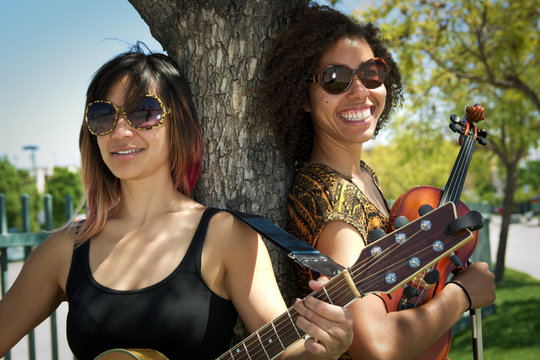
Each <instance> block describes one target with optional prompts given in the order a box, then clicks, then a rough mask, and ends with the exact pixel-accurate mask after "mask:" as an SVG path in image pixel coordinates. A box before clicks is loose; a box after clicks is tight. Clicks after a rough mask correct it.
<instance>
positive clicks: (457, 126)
mask: <svg viewBox="0 0 540 360" xmlns="http://www.w3.org/2000/svg"><path fill="white" fill-rule="evenodd" d="M482 120H484V107H483V106H482V105H480V104H475V105H473V106H467V108H466V109H465V116H464V117H463V119H461V120H460V119H459V117H458V116H457V115H456V114H452V115H450V121H451V123H450V129H452V131H453V132H456V133H458V134H460V135H461V136H460V139H459V143H460V144H461V143H462V141H463V137H464V136H472V137H473V138H474V139H475V140H476V141H477V142H478V143H479V144H480V145H483V146H485V145H487V141H486V136H487V132H486V130H484V129H477V128H476V127H475V125H474V124H475V123H478V122H480V121H482Z"/></svg>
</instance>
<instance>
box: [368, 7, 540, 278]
mask: <svg viewBox="0 0 540 360" xmlns="http://www.w3.org/2000/svg"><path fill="white" fill-rule="evenodd" d="M358 14H359V16H360V17H361V18H362V19H364V20H366V21H374V22H376V23H378V24H379V25H380V26H381V28H382V30H383V33H384V34H385V35H386V36H387V37H388V38H389V41H390V42H391V44H392V46H391V47H392V48H393V49H394V50H395V52H396V54H397V57H398V63H399V64H400V68H401V70H402V73H403V76H404V79H405V81H406V84H407V92H408V94H407V96H408V98H409V101H410V104H411V105H410V106H411V109H412V110H415V111H416V112H418V111H419V109H423V108H424V109H425V108H433V109H437V110H438V111H439V112H440V113H443V112H450V111H451V112H456V113H459V112H462V111H463V109H464V108H465V107H466V106H467V105H473V104H474V103H475V102H479V103H481V104H482V105H484V108H485V113H486V118H487V119H488V122H487V123H486V124H485V125H481V126H485V127H486V129H487V130H488V133H489V136H488V142H489V145H488V150H489V151H491V152H493V154H495V155H496V157H497V159H498V161H499V162H500V164H501V165H502V168H503V169H504V197H503V200H502V205H503V209H504V211H503V214H502V224H501V232H500V235H499V247H498V250H497V259H496V262H497V263H496V268H495V276H496V281H497V282H498V281H501V280H502V279H503V275H504V260H505V254H506V241H507V236H508V229H509V225H510V219H511V215H512V209H513V205H514V193H515V191H516V186H517V174H518V164H519V162H520V160H522V159H523V158H524V157H525V155H526V154H527V152H528V150H529V149H530V148H531V147H535V146H537V142H538V139H539V138H540V122H539V121H538V118H539V110H540V101H539V99H538V91H539V90H538V89H539V88H540V78H539V77H538V68H539V65H540V64H539V61H540V60H539V55H540V46H539V38H540V36H539V33H540V31H539V16H540V0H533V1H530V0H513V1H509V0H505V1H503V0H493V1H487V0H484V1H482V0H481V1H476V0H475V1H472V0H458V1H428V0H399V1H397V0H383V1H381V2H379V3H378V7H377V8H370V9H368V10H366V11H360V10H359V12H358ZM412 114H414V113H412ZM437 118H438V119H442V118H446V119H447V117H446V116H438V117H433V119H437ZM409 119H410V124H411V126H414V125H417V124H418V122H415V121H414V120H415V116H413V115H411V116H410V118H409ZM434 121H435V120H434ZM486 171H488V169H486Z"/></svg>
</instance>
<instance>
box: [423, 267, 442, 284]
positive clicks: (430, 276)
mask: <svg viewBox="0 0 540 360" xmlns="http://www.w3.org/2000/svg"><path fill="white" fill-rule="evenodd" d="M439 278H440V274H439V271H438V270H437V269H435V270H431V271H430V272H428V273H427V274H426V276H424V281H425V282H426V283H428V284H430V285H431V284H435V283H436V282H437V281H439Z"/></svg>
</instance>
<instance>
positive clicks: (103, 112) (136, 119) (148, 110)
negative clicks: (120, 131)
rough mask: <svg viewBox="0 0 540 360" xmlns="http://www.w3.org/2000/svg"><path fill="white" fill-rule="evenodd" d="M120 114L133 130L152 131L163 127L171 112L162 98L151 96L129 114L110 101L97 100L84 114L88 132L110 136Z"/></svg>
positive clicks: (148, 95)
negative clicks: (164, 119) (166, 117)
mask: <svg viewBox="0 0 540 360" xmlns="http://www.w3.org/2000/svg"><path fill="white" fill-rule="evenodd" d="M120 112H121V113H122V114H123V115H124V119H126V121H127V123H128V124H129V125H130V126H131V127H132V128H134V129H137V130H150V129H153V128H156V127H158V126H161V125H163V118H164V117H165V115H167V114H169V113H170V112H171V111H170V110H169V109H167V107H165V105H163V102H162V101H161V100H160V98H158V97H157V96H155V95H150V94H147V95H145V97H144V98H143V99H142V100H141V102H140V103H139V105H137V107H136V108H135V110H133V111H131V112H130V113H129V114H126V111H125V110H124V109H123V108H119V107H118V106H116V105H114V104H113V103H112V102H110V101H108V100H95V101H92V102H90V103H88V105H87V106H86V110H85V112H84V114H85V115H84V118H85V121H86V125H88V130H90V132H91V133H92V134H94V135H107V134H109V133H110V132H112V131H113V130H114V128H115V127H116V123H117V121H118V113H120Z"/></svg>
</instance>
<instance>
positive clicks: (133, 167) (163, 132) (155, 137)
mask: <svg viewBox="0 0 540 360" xmlns="http://www.w3.org/2000/svg"><path fill="white" fill-rule="evenodd" d="M128 86H129V80H128V77H127V76H125V77H123V78H121V79H120V80H119V81H117V82H115V83H113V85H112V86H111V87H110V88H109V90H108V92H107V96H106V98H105V99H104V100H108V101H110V102H111V103H113V104H115V105H116V106H117V107H120V108H122V107H123V106H124V101H125V95H126V89H127V87H128ZM149 93H150V94H154V95H158V94H155V92H152V89H150V90H149ZM158 96H159V95H158ZM168 133H169V121H168V119H167V117H165V119H164V122H163V125H162V126H160V127H156V128H153V129H150V130H137V129H134V128H133V127H131V126H130V125H129V123H128V122H127V121H126V119H125V118H124V115H123V114H122V113H120V114H118V120H117V124H116V127H115V128H114V130H113V131H112V132H111V133H109V134H107V135H100V136H97V143H98V146H99V150H100V153H101V157H102V159H103V161H104V162H105V164H106V165H107V167H108V168H109V169H110V170H111V172H112V173H113V174H114V175H115V176H116V177H117V178H119V179H121V180H141V179H143V178H145V177H148V176H151V175H154V174H157V173H161V172H164V173H165V174H168V176H169V177H170V171H171V169H170V161H169V139H168V138H169V137H168Z"/></svg>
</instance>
